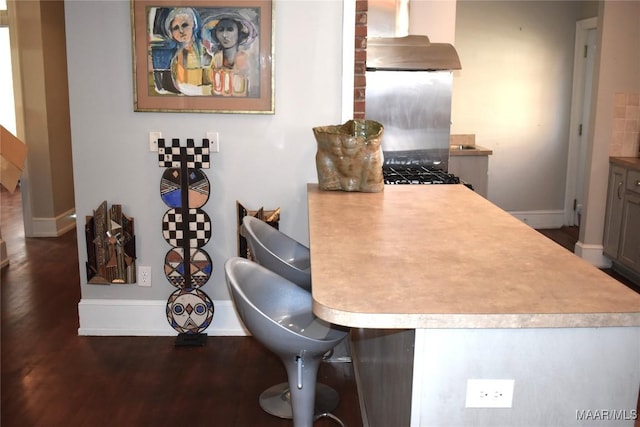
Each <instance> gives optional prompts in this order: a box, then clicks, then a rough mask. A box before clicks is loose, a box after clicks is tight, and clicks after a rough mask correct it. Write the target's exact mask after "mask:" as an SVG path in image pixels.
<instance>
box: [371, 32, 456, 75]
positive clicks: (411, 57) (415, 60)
mask: <svg viewBox="0 0 640 427" xmlns="http://www.w3.org/2000/svg"><path fill="white" fill-rule="evenodd" d="M460 69H461V66H460V58H459V57H458V53H457V52H456V50H455V49H454V47H453V46H452V45H450V44H449V43H431V41H430V40H429V37H427V36H405V37H374V38H369V39H367V70H396V71H439V70H460Z"/></svg>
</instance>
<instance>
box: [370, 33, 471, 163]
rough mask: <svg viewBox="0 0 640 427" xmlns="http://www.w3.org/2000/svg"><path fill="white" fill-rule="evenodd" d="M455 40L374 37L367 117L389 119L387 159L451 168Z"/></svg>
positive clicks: (456, 61) (385, 137)
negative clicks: (450, 149) (450, 135)
mask: <svg viewBox="0 0 640 427" xmlns="http://www.w3.org/2000/svg"><path fill="white" fill-rule="evenodd" d="M459 69H461V67H460V59H459V58H458V54H457V53H456V51H455V49H454V48H453V46H451V45H450V44H446V43H431V42H430V41H429V38H428V37H427V36H406V37H392V38H369V39H368V40H367V71H366V81H367V85H366V92H365V93H366V96H365V117H366V118H367V119H371V120H376V121H378V122H380V123H382V124H383V126H384V134H383V136H382V141H381V145H382V151H383V153H384V164H386V165H420V166H426V167H432V168H437V169H441V170H443V171H448V168H449V134H450V129H451V88H452V83H453V72H452V70H459Z"/></svg>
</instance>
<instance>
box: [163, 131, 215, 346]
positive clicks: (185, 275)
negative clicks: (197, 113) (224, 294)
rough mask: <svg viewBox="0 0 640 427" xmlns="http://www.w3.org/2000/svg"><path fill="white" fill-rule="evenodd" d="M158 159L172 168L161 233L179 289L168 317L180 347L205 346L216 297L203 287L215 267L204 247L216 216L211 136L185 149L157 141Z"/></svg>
mask: <svg viewBox="0 0 640 427" xmlns="http://www.w3.org/2000/svg"><path fill="white" fill-rule="evenodd" d="M158 162H159V166H160V167H164V168H167V169H166V170H165V171H164V172H163V174H162V179H161V182H160V194H161V197H162V200H163V201H164V202H165V204H166V205H167V206H168V207H169V210H168V211H167V212H166V213H165V214H164V217H163V218H162V236H163V237H164V239H165V241H166V242H167V243H169V244H170V245H171V246H172V247H173V248H172V249H170V250H169V252H167V255H166V257H165V262H164V272H165V276H166V278H167V280H168V281H169V283H171V284H172V285H173V286H175V287H176V288H177V289H176V290H175V291H174V292H173V293H172V294H171V295H170V296H169V300H168V301H167V310H166V312H167V320H168V322H169V324H170V325H171V327H172V328H173V329H175V330H176V331H177V332H178V338H177V339H176V345H179V346H194V345H204V341H205V338H206V335H204V334H202V332H203V331H204V330H205V329H206V328H207V327H208V326H209V325H210V324H211V321H212V319H213V312H214V307H213V301H212V300H211V298H209V296H208V295H207V294H206V293H204V292H203V291H202V290H201V289H200V288H201V287H202V286H203V285H204V284H205V283H207V281H208V280H209V278H210V277H211V273H212V271H213V268H212V265H211V259H210V258H209V254H207V253H206V252H205V251H204V250H203V249H202V247H203V246H204V245H206V244H207V243H208V242H209V239H210V238H211V220H210V219H209V216H208V215H207V213H206V212H205V211H204V210H202V209H201V208H202V206H204V204H205V203H207V201H208V200H209V193H210V184H209V179H208V178H207V176H206V175H205V174H204V173H203V172H202V170H201V168H206V169H208V168H209V140H207V139H204V140H203V142H202V146H201V147H196V146H195V142H194V140H193V139H187V146H186V147H181V146H180V140H179V139H173V140H172V141H171V144H170V145H166V144H165V140H164V139H163V138H160V139H158Z"/></svg>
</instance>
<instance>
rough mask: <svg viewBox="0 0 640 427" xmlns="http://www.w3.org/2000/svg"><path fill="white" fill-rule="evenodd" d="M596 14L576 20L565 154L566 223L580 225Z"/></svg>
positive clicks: (587, 149)
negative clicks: (567, 137)
mask: <svg viewBox="0 0 640 427" xmlns="http://www.w3.org/2000/svg"><path fill="white" fill-rule="evenodd" d="M597 22H598V21H597V18H589V19H584V20H581V21H578V22H577V24H576V44H575V55H574V70H573V95H572V99H571V120H570V125H569V129H570V134H569V151H568V158H567V187H566V191H565V212H564V216H565V225H568V226H576V227H580V221H581V219H582V216H583V211H582V208H583V200H584V193H585V191H584V190H585V188H584V183H585V174H586V171H588V170H589V167H588V165H587V161H588V155H587V153H588V152H589V139H590V138H589V129H590V121H591V92H592V86H593V70H594V64H595V54H596V39H597Z"/></svg>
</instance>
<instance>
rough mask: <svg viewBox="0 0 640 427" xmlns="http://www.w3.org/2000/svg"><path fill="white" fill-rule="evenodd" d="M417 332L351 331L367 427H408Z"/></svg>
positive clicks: (392, 330) (357, 379)
mask: <svg viewBox="0 0 640 427" xmlns="http://www.w3.org/2000/svg"><path fill="white" fill-rule="evenodd" d="M414 342H415V330H413V329H409V330H402V329H356V328H354V329H352V330H351V355H352V360H353V364H354V370H355V373H356V381H357V383H358V394H359V397H360V407H361V411H362V419H363V424H364V426H365V427H388V426H394V427H408V426H409V425H410V414H411V394H412V381H413V379H412V378H413V360H414V357H413V346H414Z"/></svg>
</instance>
